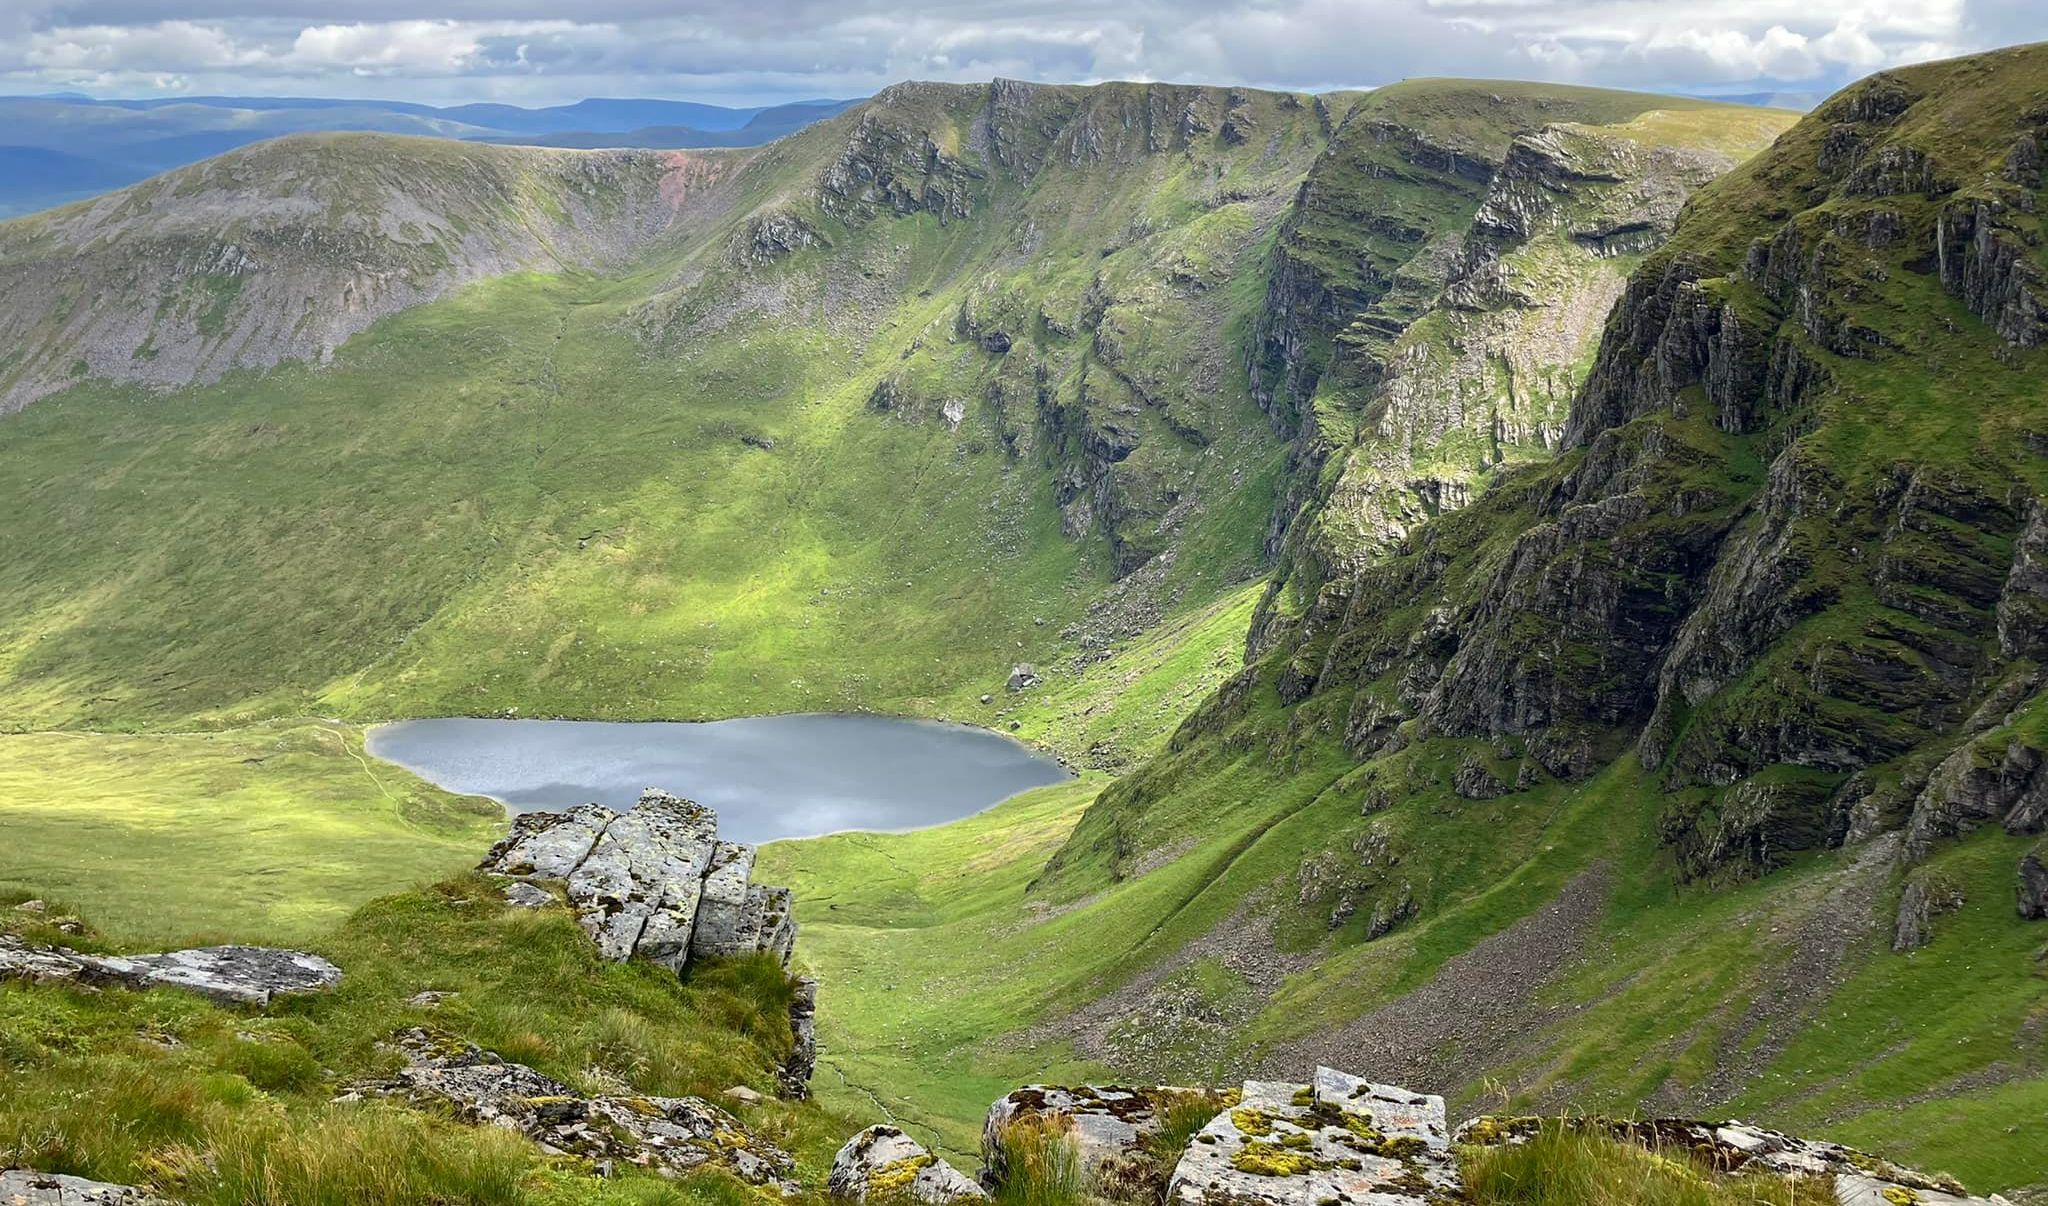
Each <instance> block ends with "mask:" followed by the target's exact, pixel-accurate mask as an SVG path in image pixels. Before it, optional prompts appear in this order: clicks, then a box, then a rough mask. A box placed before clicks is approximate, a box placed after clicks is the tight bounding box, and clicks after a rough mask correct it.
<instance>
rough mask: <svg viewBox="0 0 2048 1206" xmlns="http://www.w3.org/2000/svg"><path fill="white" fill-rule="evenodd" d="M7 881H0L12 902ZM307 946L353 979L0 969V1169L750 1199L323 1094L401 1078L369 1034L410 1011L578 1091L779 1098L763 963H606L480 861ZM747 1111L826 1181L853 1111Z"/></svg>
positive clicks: (307, 1201)
mask: <svg viewBox="0 0 2048 1206" xmlns="http://www.w3.org/2000/svg"><path fill="white" fill-rule="evenodd" d="M15 899H18V894H11V895H5V896H0V908H4V905H5V904H11V903H12V902H13V901H14V900H15ZM24 916H25V915H23V914H17V913H14V912H13V910H11V909H7V910H5V912H0V919H6V920H5V921H4V922H0V923H4V924H7V925H8V926H9V927H10V928H18V927H19V925H20V919H22V918H23V917H24ZM25 932H26V933H27V936H29V937H31V938H34V939H40V940H45V941H49V940H56V941H63V942H67V943H73V944H81V943H82V944H83V945H86V946H98V945H99V944H98V943H97V942H96V941H94V940H93V939H91V938H87V939H83V940H81V939H80V938H77V937H74V936H72V935H69V934H63V933H59V932H56V931H55V930H52V929H49V928H48V927H42V926H33V927H29V928H28V929H27V930H26V931H25ZM313 946H314V948H315V949H317V950H319V951H320V952H321V953H323V954H326V955H328V956H329V957H331V958H333V959H334V960H335V961H336V962H337V963H338V964H340V965H341V966H342V967H344V968H345V969H346V978H345V980H344V982H343V984H342V986H341V987H340V988H339V989H337V990H336V991H335V992H333V993H331V994H325V995H321V996H317V997H309V998H303V999H300V1000H295V1001H289V1002H285V1003H282V1004H280V1005H278V1006H276V1007H274V1008H272V1009H271V1010H268V1011H265V1012H262V1013H252V1012H251V1011H248V1010H243V1009H234V1008H225V1007H219V1006H214V1005H211V1004H208V1003H206V1002H204V1001H202V1000H200V999H198V998H196V997H194V996H192V995H191V994H188V993H183V992H178V991H174V990H168V989H160V990H157V991H153V992H148V993H136V992H131V991H128V990H125V989H110V990H104V991H99V992H88V991H78V990H72V989H63V988H54V987H51V988H46V987H30V986H24V985H19V984H7V985H0V1166H5V1167H24V1166H26V1167H35V1168H42V1169H46V1170H50V1171H58V1172H68V1173H73V1174H76V1175H82V1176H90V1177H95V1178H100V1179H108V1180H115V1181H119V1182H123V1183H128V1184H145V1185H150V1186H152V1187H154V1188H156V1189H158V1190H160V1191H162V1192H165V1193H167V1194H169V1195H171V1196H173V1197H174V1198H175V1199H176V1200H178V1201H184V1202H191V1203H195V1204H198V1203H219V1204H221V1206H232V1204H242V1203H249V1202H278V1203H284V1202H289V1203H292V1204H293V1206H328V1204H332V1206H361V1204H366V1203H389V1204H390V1206H401V1204H403V1203H414V1202H422V1201H429V1200H431V1201H437V1202H449V1203H456V1202H461V1203H470V1204H474V1206H482V1204H485V1203H490V1204H494V1206H543V1204H553V1203H570V1202H576V1203H603V1204H607V1206H611V1204H618V1206H625V1204H628V1203H633V1204H639V1206H657V1204H662V1206H672V1204H676V1203H682V1202H698V1203H702V1202H716V1203H741V1202H746V1201H756V1200H758V1198H756V1197H755V1196H754V1191H751V1190H748V1189H746V1188H745V1187H743V1186H740V1185H739V1184H738V1183H737V1182H733V1181H730V1180H729V1179H727V1178H725V1177H723V1176H722V1175H717V1174H701V1175H698V1176H695V1177H692V1178H690V1179H688V1180H686V1181H683V1182H681V1183H679V1184H678V1183H670V1182H665V1181H662V1180H660V1179H659V1178H655V1177H653V1176H651V1175H648V1174H644V1173H640V1172H638V1170H635V1169H632V1168H630V1167H628V1168H622V1169H620V1170H619V1173H618V1177H617V1179H613V1180H599V1179H597V1178H595V1177H593V1176H592V1175H591V1172H590V1170H589V1169H588V1168H587V1167H586V1166H582V1165H580V1164H579V1162H577V1161H575V1160H574V1159H549V1158H547V1157H544V1156H543V1155H542V1154H541V1153H540V1151H539V1150H538V1149H537V1148H535V1147H534V1146H533V1145H532V1144H530V1143H526V1142H525V1141H523V1140H521V1139H518V1138H517V1137H516V1136H512V1135H510V1134H508V1133H506V1132H503V1131H500V1130H497V1129H496V1128H492V1127H480V1128H479V1127H469V1126H464V1125H461V1124H459V1123H456V1122H454V1121H452V1120H450V1119H447V1118H444V1117H438V1116H435V1115H432V1114H430V1113H427V1112H421V1111H413V1110H409V1109H404V1108H400V1107H397V1106H391V1105H385V1104H382V1103H377V1102H370V1103H364V1104H346V1103H335V1102H332V1101H331V1100H330V1099H331V1098H332V1097H333V1096H334V1095H335V1093H336V1091H337V1090H338V1088H339V1087H340V1086H342V1085H344V1084H346V1083H348V1082H350V1081H351V1080H357V1079H363V1078H365V1077H376V1076H381V1075H387V1074H388V1073H389V1072H390V1071H391V1063H392V1056H391V1055H390V1053H389V1052H388V1051H386V1050H385V1049H383V1048H382V1047H381V1046H380V1045H379V1044H381V1043H382V1042H383V1041H384V1040H385V1039H387V1038H388V1037H389V1036H390V1035H391V1034H392V1032H393V1031H395V1030H397V1029H400V1028H401V1027H404V1026H408V1025H427V1026H432V1027H435V1028H437V1029H439V1030H441V1031H442V1032H444V1033H446V1034H448V1035H450V1036H452V1037H454V1038H458V1039H461V1040H465V1041H469V1042H474V1043H477V1044H478V1045H480V1046H482V1047H485V1048H487V1049H490V1050H495V1051H497V1052H499V1053H500V1054H502V1055H504V1056H505V1057H506V1058H508V1059H512V1060H517V1061H520V1062H524V1063H529V1064H531V1065H533V1066H534V1067H536V1068H539V1069H540V1070H541V1071H543V1072H545V1073H547V1074H549V1075H551V1076H554V1077H556V1078H557V1079H560V1080H562V1081H564V1082H565V1083H568V1084H570V1085H571V1086H572V1087H576V1088H578V1089H580V1090H581V1091H583V1092H586V1093H596V1092H617V1091H618V1090H617V1088H616V1081H617V1080H623V1081H625V1082H626V1083H627V1084H630V1085H631V1086H633V1088H634V1089H636V1090H638V1091H640V1092H644V1093H650V1094H657V1095H682V1094H696V1095H699V1096H705V1097H709V1098H712V1099H714V1100H717V1099H718V1097H719V1094H721V1093H722V1092H723V1090H725V1089H726V1088H728V1087H730V1086H732V1085H735V1084H748V1085H752V1086H755V1087H757V1088H758V1089H760V1090H761V1091H762V1092H763V1093H764V1094H765V1093H768V1092H770V1091H771V1090H772V1088H773V1076H772V1068H773V1066H774V1064H775V1063H776V1062H777V1061H778V1060H780V1059H781V1058H782V1056H783V1055H784V1054H786V1053H787V1051H788V1049H789V1044H790V1032H789V1024H788V1019H787V1009H788V1002H789V989H788V986H787V982H786V979H785V977H784V976H783V973H782V971H781V969H780V968H779V967H778V966H777V965H776V964H775V962H774V961H773V960H771V959H766V958H762V959H755V960H747V961H739V962H733V963H724V964H719V965H716V966H711V967H706V968H701V969H698V970H696V971H695V972H694V974H693V975H692V977H691V979H690V980H689V981H687V982H684V983H678V982H677V980H676V978H675V977H674V976H673V975H670V974H669V973H667V972H665V971H663V970H661V969H659V968H656V967H654V966H652V965H647V964H626V965H621V964H607V963H604V962H603V961H602V960H600V959H599V958H598V956H597V952H596V949H595V948H594V947H593V946H592V945H591V944H590V942H589V940H588V939H587V938H586V937H585V936H584V935H583V933H582V931H581V930H580V929H579V928H578V927H577V926H576V924H575V922H574V920H573V919H572V918H571V917H570V915H569V914H568V912H567V911H566V910H565V909H559V908H553V909H546V910H542V911H539V912H530V911H526V910H520V909H512V908H508V907H506V906H505V905H504V904H503V903H502V901H501V900H500V898H499V897H498V895H497V889H496V886H495V885H493V884H491V883H489V882H487V881H485V880H483V879H482V878H481V877H477V878H466V879H456V880H452V881H449V882H446V883H443V884H440V885H437V886H435V887H433V888H427V889H421V890H416V891H411V892H406V893H402V894H399V895H395V896H389V897H384V898H382V899H380V900H378V901H375V902H373V903H372V904H370V905H368V906H366V907H364V908H363V909H361V910H360V911H358V912H357V913H355V914H354V915H353V916H351V917H350V918H349V919H348V920H347V921H346V923H345V924H343V925H340V926H339V927H336V928H334V929H333V930H331V931H330V932H329V933H328V934H327V935H326V936H325V937H323V938H321V939H320V940H319V941H317V942H316V943H314V944H313ZM425 989H435V990H439V991H443V992H452V993H453V994H454V995H453V996H452V997H450V998H448V999H447V1000H445V1001H444V1002H443V1003H442V1004H441V1005H440V1006H439V1007H438V1008H435V1009H432V1010H427V1009H423V1008H420V1007H417V1006H411V1005H408V1004H407V1003H406V1002H407V998H409V997H411V996H412V995H413V994H415V993H418V992H420V991H422V990H425ZM727 1104H730V1103H729V1102H728V1103H727ZM736 1108H738V1109H739V1110H740V1112H741V1113H742V1114H743V1115H744V1117H745V1121H747V1122H748V1123H749V1124H750V1125H752V1126H753V1127H754V1128H755V1129H756V1131H757V1132H758V1133H760V1134H762V1135H764V1136H766V1137H768V1138H769V1139H770V1140H771V1141H773V1142H776V1143H778V1144H780V1145H782V1146H784V1147H785V1148H786V1149H787V1150H789V1151H790V1152H791V1153H792V1154H793V1155H795V1156H797V1158H798V1161H799V1168H800V1172H801V1174H802V1177H803V1179H804V1181H805V1183H806V1184H821V1183H822V1181H823V1178H824V1174H825V1171H826V1169H827V1167H828V1166H829V1164H830V1161H831V1154H832V1151H833V1150H834V1149H835V1147H836V1146H837V1144H838V1143H839V1142H840V1140H841V1139H842V1138H843V1135H844V1133H845V1132H846V1131H848V1130H850V1129H852V1128H853V1127H854V1126H855V1125H856V1123H855V1122H854V1121H853V1120H851V1119H849V1118H846V1117H841V1116H838V1115H834V1114H831V1113H829V1112H827V1111H825V1110H823V1109H821V1108H820V1107H818V1106H815V1105H809V1104H803V1105H791V1104H788V1103H784V1102H780V1101H777V1100H775V1099H774V1098H773V1097H772V1096H771V1097H769V1099H768V1100H767V1101H766V1102H765V1103H763V1104H761V1105H758V1106H751V1107H736Z"/></svg>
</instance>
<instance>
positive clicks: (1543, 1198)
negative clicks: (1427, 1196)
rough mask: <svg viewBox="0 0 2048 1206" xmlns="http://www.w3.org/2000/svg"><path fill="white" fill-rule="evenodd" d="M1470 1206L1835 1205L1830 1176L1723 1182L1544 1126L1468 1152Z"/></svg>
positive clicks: (1662, 1156)
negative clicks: (1523, 1137)
mask: <svg viewBox="0 0 2048 1206" xmlns="http://www.w3.org/2000/svg"><path fill="white" fill-rule="evenodd" d="M1461 1171H1462V1174H1463V1176H1464V1179H1465V1193H1466V1200H1467V1201H1469V1202H1471V1203H1472V1204H1473V1206H1831V1204H1832V1203H1833V1202H1834V1200H1835V1193H1834V1186H1833V1182H1832V1181H1831V1180H1829V1179H1827V1178H1809V1179H1805V1180H1796V1181H1795V1180H1788V1179H1786V1178H1784V1177H1776V1176H1768V1175H1760V1174H1745V1175H1741V1176H1734V1177H1725V1176H1719V1175H1716V1174H1714V1173H1712V1172H1709V1171H1707V1170H1705V1169H1703V1168H1701V1167H1700V1166H1699V1165H1698V1164H1697V1163H1695V1162H1694V1161H1693V1160H1692V1159H1690V1158H1689V1157H1688V1156H1687V1155H1686V1154H1684V1153H1682V1152H1681V1153H1665V1152H1655V1151H1647V1150H1645V1149H1643V1148H1640V1147H1637V1146H1635V1145H1634V1144H1630V1143H1622V1142H1619V1141H1617V1140H1614V1139H1609V1138H1607V1137H1605V1136H1601V1135H1587V1134H1583V1133H1578V1132H1574V1131H1572V1130H1570V1129H1568V1128H1565V1127H1562V1126H1556V1125H1547V1126H1545V1127H1544V1128H1543V1129H1542V1130H1541V1131H1539V1132H1537V1134H1536V1135H1534V1136H1533V1137H1531V1138H1530V1139H1529V1141H1528V1142H1527V1143H1522V1144H1517V1145H1515V1146H1512V1147H1508V1146H1503V1147H1489V1148H1478V1149H1468V1150H1467V1151H1466V1153H1465V1155H1464V1158H1463V1161H1462V1169H1461Z"/></svg>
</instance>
